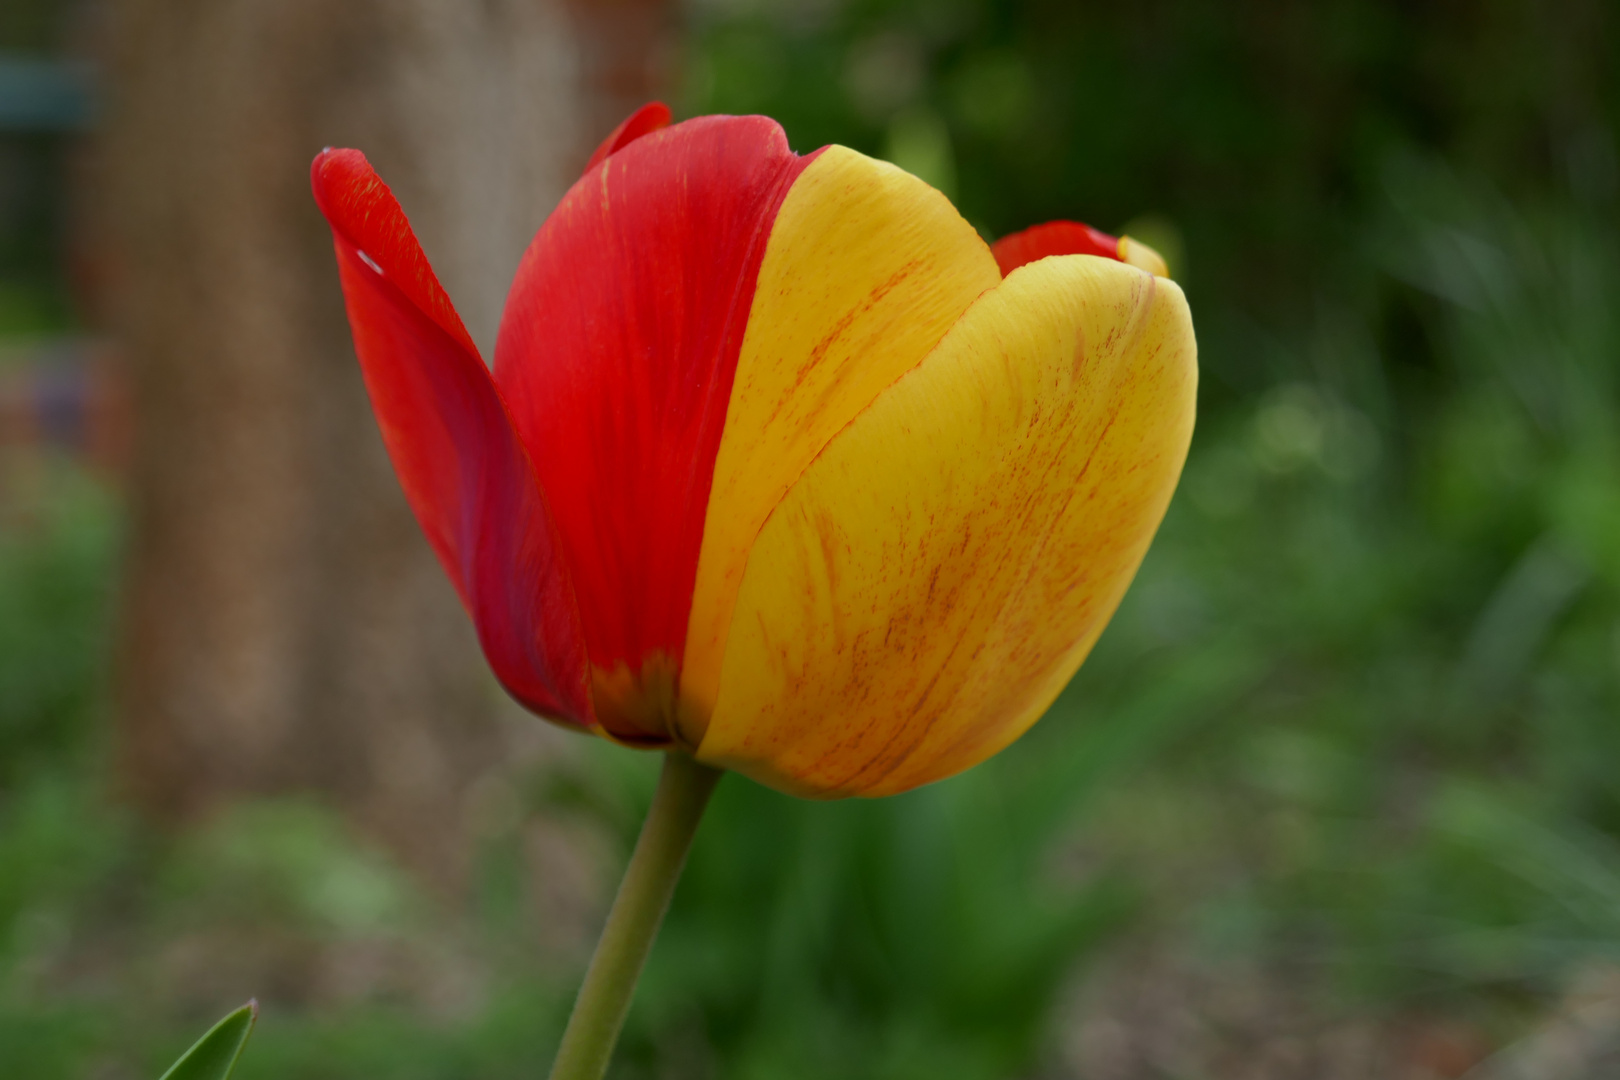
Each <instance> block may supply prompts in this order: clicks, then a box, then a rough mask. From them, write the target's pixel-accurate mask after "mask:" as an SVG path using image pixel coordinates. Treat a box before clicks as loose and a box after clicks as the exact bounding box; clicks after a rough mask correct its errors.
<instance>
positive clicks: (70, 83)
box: [0, 54, 96, 132]
mask: <svg viewBox="0 0 1620 1080" xmlns="http://www.w3.org/2000/svg"><path fill="white" fill-rule="evenodd" d="M95 104H96V103H95V94H94V89H93V85H92V82H91V77H90V69H89V68H88V67H86V66H85V65H83V64H74V63H69V62H66V61H61V60H45V59H38V58H35V57H29V56H17V55H10V56H7V55H3V54H0V132H5V131H63V132H75V131H86V130H88V129H89V128H90V126H91V124H92V123H93V122H94V121H95V116H96V108H95Z"/></svg>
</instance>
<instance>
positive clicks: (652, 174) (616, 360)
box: [495, 116, 813, 737]
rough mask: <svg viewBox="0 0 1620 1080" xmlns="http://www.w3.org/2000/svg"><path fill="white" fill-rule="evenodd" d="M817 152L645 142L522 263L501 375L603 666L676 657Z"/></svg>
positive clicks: (500, 353) (744, 127)
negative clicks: (737, 389)
mask: <svg viewBox="0 0 1620 1080" xmlns="http://www.w3.org/2000/svg"><path fill="white" fill-rule="evenodd" d="M812 157H813V155H812ZM812 157H804V158H800V157H798V156H797V155H795V154H794V153H793V152H792V151H791V150H790V149H788V145H787V139H786V137H785V136H784V135H783V134H782V129H781V128H780V127H778V126H777V125H776V123H775V122H774V121H771V120H768V119H766V118H765V117H760V116H749V117H727V116H707V117H699V118H698V119H695V120H688V121H686V122H685V123H682V124H679V125H677V126H675V127H672V128H668V129H666V130H664V131H659V132H654V133H653V134H651V135H647V136H645V137H643V138H641V139H638V140H637V141H636V142H634V143H632V144H631V145H629V146H627V147H626V148H625V149H623V150H620V151H619V152H618V153H616V154H614V155H613V156H612V157H611V158H609V159H608V161H607V163H606V164H605V165H604V166H603V167H602V168H601V169H600V170H598V171H596V172H593V173H590V174H589V175H587V176H586V177H584V178H582V179H581V180H580V181H579V182H578V183H576V184H575V185H574V186H573V188H572V189H571V190H570V191H569V192H568V194H567V195H566V196H564V198H563V201H562V203H561V205H559V206H558V208H557V210H556V211H555V212H554V213H553V214H552V215H551V217H550V219H548V220H547V221H546V223H545V225H544V226H543V227H542V228H541V230H540V233H539V235H538V236H536V237H535V239H534V243H533V244H532V245H531V246H530V248H529V251H528V253H527V254H526V255H525V256H524V259H523V263H522V265H521V266H520V267H519V268H518V273H517V279H516V281H515V282H514V283H513V286H512V295H511V297H510V298H509V300H508V301H507V306H506V314H505V317H504V318H503V319H502V322H501V332H500V338H499V342H498V344H497V345H496V348H495V379H496V382H497V383H498V384H499V385H500V387H501V390H502V391H503V392H504V393H505V395H506V399H507V401H508V402H509V403H510V405H511V410H512V419H513V422H514V423H515V424H516V425H517V429H518V432H519V434H520V435H522V437H523V442H524V444H525V445H526V446H527V447H528V448H529V453H530V455H531V457H532V458H533V461H534V465H535V471H536V472H537V474H538V475H539V477H540V482H541V483H542V484H543V485H544V487H545V490H546V493H547V494H548V495H549V496H550V498H551V505H552V508H553V509H554V511H555V513H556V521H557V525H558V528H559V529H560V530H561V533H562V539H563V551H564V552H565V553H566V556H567V559H568V564H569V566H570V567H571V568H572V570H573V575H574V586H575V589H576V591H577V593H578V596H579V602H580V614H581V618H582V620H583V622H584V627H585V642H586V648H587V650H588V652H589V654H590V659H591V663H592V665H593V666H595V667H596V668H599V669H601V670H603V671H605V672H611V671H613V670H615V669H616V668H617V666H618V665H620V664H623V665H624V667H625V668H627V669H628V671H629V672H630V673H631V674H632V675H634V674H635V673H637V672H639V671H641V670H642V668H643V665H644V663H646V662H649V661H654V662H657V663H661V664H663V665H664V666H665V669H666V670H672V669H673V666H674V665H678V664H679V662H680V658H681V656H682V653H683V651H684V649H685V643H686V624H687V615H688V611H689V608H690V607H691V600H692V586H693V580H694V578H695V576H696V573H697V559H698V549H699V546H700V544H701V542H702V537H703V520H704V512H705V510H706V508H707V506H708V499H709V484H710V481H711V479H712V477H713V473H714V459H715V453H716V451H717V450H718V448H719V443H720V433H721V429H722V428H723V427H724V425H725V417H726V409H727V406H728V404H729V402H730V398H731V381H732V375H733V373H734V372H735V369H736V364H737V353H738V350H739V349H740V348H741V346H742V339H743V330H744V328H745V326H746V324H747V321H748V312H749V307H750V305H751V304H752V302H753V295H754V282H755V279H756V277H757V276H758V273H759V264H760V259H761V258H762V257H763V256H764V253H765V242H766V240H767V238H768V237H769V234H770V229H771V224H772V222H773V221H774V220H775V217H776V212H777V209H778V208H779V207H780V206H781V203H782V199H783V197H784V196H785V195H786V194H787V190H788V188H789V186H790V185H791V184H792V183H793V180H794V179H795V178H796V177H797V176H798V175H799V173H800V172H801V171H802V170H803V169H804V167H805V166H806V165H808V164H809V162H810V161H811V159H812ZM660 654H661V655H660ZM597 705H598V708H599V709H603V710H606V708H607V707H606V706H605V705H604V703H603V702H602V701H601V700H598V702H597ZM600 718H601V722H602V723H603V724H604V725H607V726H610V727H614V728H615V730H617V726H618V725H617V722H616V721H610V718H609V716H608V713H607V712H606V711H603V712H601V713H600ZM638 722H639V723H641V724H643V725H645V723H646V720H645V719H642V720H640V721H638V720H636V719H635V718H629V719H627V720H625V724H627V725H634V724H636V723H638ZM642 730H643V731H645V728H644V727H643V729H642ZM645 733H646V734H648V735H650V736H655V737H657V736H667V732H664V731H646V732H645Z"/></svg>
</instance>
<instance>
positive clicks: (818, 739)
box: [698, 256, 1197, 796]
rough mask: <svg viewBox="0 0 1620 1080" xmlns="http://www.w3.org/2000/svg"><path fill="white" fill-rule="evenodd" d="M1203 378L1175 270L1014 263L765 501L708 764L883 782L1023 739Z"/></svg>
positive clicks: (1142, 545) (1144, 526) (1138, 520)
mask: <svg viewBox="0 0 1620 1080" xmlns="http://www.w3.org/2000/svg"><path fill="white" fill-rule="evenodd" d="M1196 384H1197V365H1196V345H1195V343H1194V340H1193V332H1192V322H1191V319H1190V317H1189V315H1188V312H1187V304H1186V300H1185V299H1184V297H1183V296H1182V293H1181V289H1180V288H1179V287H1178V286H1177V285H1176V284H1175V283H1174V282H1172V281H1169V280H1166V279H1162V278H1155V277H1154V276H1152V275H1151V274H1147V273H1144V272H1142V271H1141V270H1138V269H1136V268H1133V267H1130V266H1127V265H1125V264H1123V263H1119V262H1114V261H1111V260H1107V259H1100V258H1093V257H1089V256H1060V257H1055V258H1050V259H1045V260H1042V261H1040V262H1037V263H1033V264H1031V265H1029V266H1025V267H1023V268H1021V269H1019V270H1017V271H1015V272H1013V273H1012V274H1011V275H1009V276H1008V278H1007V280H1006V282H1005V283H1003V284H1002V285H1001V286H1000V287H999V288H997V289H995V290H993V291H991V292H988V293H986V294H985V295H984V296H983V297H981V298H980V299H979V300H978V301H977V302H976V303H975V304H974V305H973V306H972V307H971V308H970V309H969V310H968V312H967V313H966V314H965V315H964V316H963V317H962V319H961V320H960V321H959V322H958V323H957V324H956V326H955V327H954V328H953V329H952V330H951V332H950V333H949V334H948V335H947V336H946V337H945V338H944V340H943V341H941V342H940V344H939V347H938V348H937V349H935V351H934V352H933V353H931V354H930V355H929V356H928V357H927V358H926V359H925V360H924V361H923V362H922V363H921V364H920V365H919V366H918V367H917V368H916V369H915V370H913V371H912V372H910V373H909V374H908V375H906V376H905V377H904V378H902V379H900V380H899V381H898V382H897V383H896V384H895V385H893V386H892V387H890V388H889V389H888V390H886V391H885V392H884V393H883V394H881V395H880V396H879V397H878V398H877V399H876V400H875V401H874V402H873V403H872V405H871V406H870V408H868V409H867V410H866V411H865V412H863V413H862V414H861V415H860V416H859V417H857V418H856V419H855V420H854V421H853V422H852V423H851V424H850V425H849V426H848V427H847V428H846V429H844V431H843V432H841V433H840V434H839V435H838V436H837V437H836V438H835V439H834V440H833V441H832V442H831V443H830V444H829V445H828V446H827V448H826V449H825V450H824V451H823V452H822V454H821V455H820V456H819V457H818V458H817V459H816V461H815V463H814V464H813V465H812V466H811V467H810V468H809V469H808V470H807V471H806V472H805V474H804V477H803V478H802V479H801V480H800V481H799V482H798V483H797V484H795V485H794V487H793V488H792V490H791V491H790V492H789V494H788V495H787V497H786V498H785V499H784V500H783V501H782V503H781V504H780V505H779V506H777V508H776V509H775V510H774V511H773V512H772V514H771V516H770V519H769V521H768V522H767V523H766V525H765V527H764V529H763V530H761V532H760V535H759V539H758V541H757V543H756V544H755V545H754V549H753V552H752V554H751V555H750V556H749V559H748V566H747V571H746V573H745V575H744V578H743V583H742V588H741V591H740V593H739V594H738V598H737V604H736V611H735V616H734V619H733V621H732V626H731V634H730V639H729V642H728V645H727V649H726V655H725V660H724V664H723V667H722V671H721V678H720V692H719V695H718V698H717V700H716V704H715V708H714V712H713V715H712V717H711V719H710V722H709V726H708V730H707V733H706V735H705V737H704V739H703V742H702V745H701V746H700V748H699V751H698V757H699V759H700V760H702V761H705V762H707V763H709V764H713V765H723V766H726V767H728V768H733V769H736V770H738V771H740V772H743V773H745V774H747V775H749V776H752V777H754V778H755V779H757V780H759V781H761V782H763V783H766V784H770V785H772V786H774V787H778V788H781V789H783V790H786V791H790V792H793V793H795V794H801V795H813V796H839V795H850V794H860V795H885V794H891V793H894V792H898V791H904V790H906V789H908V788H911V787H915V786H917V785H919V784H925V783H928V782H930V781H932V780H937V779H940V778H942V777H945V776H949V775H951V774H952V773H955V772H958V771H960V770H962V769H965V768H967V767H969V766H971V765H974V764H976V763H978V762H979V761H982V760H984V759H985V758H987V757H989V756H990V755H991V754H994V753H995V752H996V751H998V750H1000V749H1001V748H1002V747H1004V746H1006V745H1007V744H1008V743H1010V742H1012V741H1013V740H1014V739H1016V738H1017V737H1018V736H1019V735H1021V734H1023V732H1024V731H1025V730H1026V729H1027V728H1028V727H1029V726H1030V725H1031V724H1033V723H1034V722H1035V720H1036V719H1037V718H1038V717H1039V716H1040V715H1041V713H1042V712H1044V711H1045V710H1046V708H1047V707H1048V706H1049V705H1050V704H1051V703H1052V699H1053V698H1055V697H1056V696H1057V694H1058V692H1059V691H1060V690H1061V689H1062V688H1063V686H1064V684H1065V683H1067V682H1068V680H1069V678H1070V677H1071V676H1072V675H1073V674H1074V671H1075V669H1076V668H1078V667H1079V666H1080V662H1081V661H1082V660H1083V659H1084V658H1085V656H1086V653H1087V652H1089V651H1090V649H1091V647H1092V645H1093V643H1094V642H1095V641H1096V640H1097V636H1098V635H1099V634H1100V633H1101V632H1102V629H1103V627H1104V625H1105V624H1106V623H1107V622H1108V619H1109V617H1110V616H1111V615H1112V614H1113V611H1114V608H1115V607H1116V606H1117V605H1118V603H1119V600H1120V597H1121V596H1123V595H1124V592H1125V588H1126V586H1127V585H1129V583H1130V580H1131V578H1132V576H1133V575H1134V574H1135V573H1136V568H1137V566H1138V564H1139V563H1140V562H1141V560H1142V556H1143V555H1144V554H1145V553H1146V552H1147V548H1148V544H1149V542H1150V541H1151V540H1152V537H1153V533H1154V531H1155V530H1156V529H1157V528H1158V525H1159V521H1160V519H1161V518H1162V517H1163V515H1164V511H1165V508H1166V506H1167V505H1168V504H1169V501H1170V494H1171V492H1172V491H1173V490H1174V488H1175V484H1176V480H1177V478H1178V476H1179V475H1180V473H1181V466H1182V462H1183V461H1184V460H1185V458H1186V453H1187V444H1188V441H1189V440H1190V439H1191V437H1192V427H1193V407H1194V395H1195V390H1196Z"/></svg>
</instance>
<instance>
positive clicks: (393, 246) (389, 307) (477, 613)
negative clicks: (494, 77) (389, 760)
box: [310, 150, 595, 727]
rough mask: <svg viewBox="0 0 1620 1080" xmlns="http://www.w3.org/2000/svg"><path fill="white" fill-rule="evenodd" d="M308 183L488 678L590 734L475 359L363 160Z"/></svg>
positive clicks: (353, 156) (539, 511) (534, 486)
mask: <svg viewBox="0 0 1620 1080" xmlns="http://www.w3.org/2000/svg"><path fill="white" fill-rule="evenodd" d="M310 178H311V183H312V185H313V187H314V189H315V200H316V202H317V203H318V204H319V205H320V208H321V212H322V213H324V214H325V215H326V219H327V221H328V223H329V224H330V225H331V226H332V238H333V244H334V246H335V248H336V250H337V261H338V273H339V276H340V277H341V279H342V282H343V296H344V300H345V301H346V303H347V306H348V312H349V326H350V328H351V329H352V331H353V333H354V347H355V352H356V354H357V355H358V356H359V358H360V367H361V371H362V373H363V375H364V377H365V382H366V389H367V391H368V392H369V393H370V395H371V401H372V405H373V407H374V408H375V410H376V414H377V422H378V425H379V427H380V428H381V429H382V435H383V442H384V443H385V444H386V445H387V448H388V453H389V456H390V457H391V458H392V459H393V462H394V469H395V471H396V472H397V473H398V474H399V479H400V483H401V485H402V486H403V487H404V489H405V495H406V498H407V499H409V501H410V504H411V509H412V510H414V511H415V513H416V519H417V521H419V522H420V523H421V525H422V529H423V531H424V532H426V533H427V537H428V541H429V543H431V544H432V546H433V549H434V551H435V552H437V553H438V556H439V560H440V562H442V563H443V565H444V568H445V571H446V572H447V573H448V574H449V575H450V579H451V581H453V582H454V583H455V586H456V589H457V590H458V591H459V592H460V594H461V599H462V602H463V603H464V604H465V605H466V606H467V609H468V611H469V612H470V613H471V615H472V618H473V622H474V624H475V625H476V627H477V629H478V637H479V641H480V642H481V643H482V645H483V648H484V654H485V655H486V656H487V657H488V658H489V662H490V666H491V667H492V668H493V669H494V671H495V675H496V677H497V678H498V679H500V681H501V683H502V685H504V686H505V687H506V689H507V690H508V691H509V692H510V693H511V694H512V695H513V696H514V697H515V698H517V699H518V700H519V701H520V702H522V703H523V704H524V705H526V706H528V707H529V708H531V709H533V710H534V711H536V712H539V713H542V714H545V715H548V716H552V717H555V718H558V719H561V720H564V721H568V722H572V723H575V724H579V725H582V726H586V727H591V726H594V723H595V719H594V713H593V710H592V704H591V699H590V691H589V684H588V682H587V665H586V659H585V648H584V637H583V635H582V633H581V630H580V620H579V610H578V604H577V602H576V601H575V599H574V593H573V586H572V584H571V582H570V580H569V574H568V567H567V563H566V561H565V560H564V558H563V556H562V553H561V546H560V544H559V541H558V536H557V530H556V528H555V526H554V525H553V523H552V520H551V516H550V512H549V509H548V507H547V505H546V499H545V494H544V492H543V491H542V490H541V488H540V485H539V482H538V480H537V479H536V477H535V474H534V471H533V469H532V468H531V466H530V464H529V461H528V458H527V456H526V454H525V452H524V449H523V445H522V443H521V442H520V441H519V439H518V437H517V433H516V431H515V430H514V429H513V426H512V423H511V421H510V419H509V418H508V416H507V412H506V407H505V405H504V404H503V403H502V401H501V397H500V394H499V392H498V391H497V389H496V387H495V383H494V381H493V380H492V379H491V378H490V375H489V371H488V369H487V368H486V367H485V366H484V362H483V360H482V359H480V358H479V355H478V349H477V347H476V346H475V345H474V344H473V342H472V339H471V338H470V337H468V335H467V330H466V328H465V327H464V326H463V325H462V323H461V319H460V317H459V316H458V315H457V314H456V312H455V309H454V307H452V306H451V303H450V298H449V297H448V296H447V295H445V292H444V289H443V288H442V287H441V286H440V285H439V280H438V278H437V277H436V276H435V275H434V273H433V270H432V268H431V267H430V266H429V265H428V261H427V257H426V256H425V255H424V254H423V253H422V248H421V246H420V245H419V244H418V243H417V241H416V237H415V235H414V234H413V233H412V232H411V227H410V224H409V222H407V221H406V220H405V215H404V214H403V213H402V212H401V211H400V208H399V203H398V202H397V201H395V199H394V196H393V193H392V192H390V191H389V190H388V187H387V185H385V184H384V183H383V182H382V180H381V179H379V178H378V176H377V174H376V173H375V172H374V171H372V168H371V166H370V165H369V164H368V163H367V162H366V159H365V156H364V155H363V154H361V153H360V152H359V151H357V150H326V151H324V152H323V153H322V154H321V155H320V156H319V157H317V158H316V159H315V163H314V165H313V166H312V167H311V176H310Z"/></svg>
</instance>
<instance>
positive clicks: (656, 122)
mask: <svg viewBox="0 0 1620 1080" xmlns="http://www.w3.org/2000/svg"><path fill="white" fill-rule="evenodd" d="M669 120H670V112H669V106H668V105H665V104H664V103H663V102H662V101H649V102H647V104H645V105H643V106H642V107H641V108H639V109H637V110H636V111H635V112H633V113H631V114H630V115H629V116H627V117H625V119H624V123H622V124H620V125H619V126H618V127H616V128H614V129H613V131H612V132H611V133H610V134H609V135H608V137H607V138H605V139H603V140H602V145H600V146H598V147H597V148H596V153H594V154H592V155H591V160H590V161H588V162H586V163H585V171H586V172H590V171H591V170H592V169H594V168H596V167H597V166H598V165H600V164H602V162H604V161H606V160H607V159H608V155H610V154H616V153H618V152H619V151H620V150H623V149H624V148H625V147H627V146H629V145H630V144H631V143H633V142H635V141H636V140H637V139H639V138H641V137H642V136H643V135H650V134H652V133H653V132H655V131H658V130H660V129H661V128H667V127H669Z"/></svg>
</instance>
